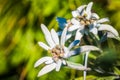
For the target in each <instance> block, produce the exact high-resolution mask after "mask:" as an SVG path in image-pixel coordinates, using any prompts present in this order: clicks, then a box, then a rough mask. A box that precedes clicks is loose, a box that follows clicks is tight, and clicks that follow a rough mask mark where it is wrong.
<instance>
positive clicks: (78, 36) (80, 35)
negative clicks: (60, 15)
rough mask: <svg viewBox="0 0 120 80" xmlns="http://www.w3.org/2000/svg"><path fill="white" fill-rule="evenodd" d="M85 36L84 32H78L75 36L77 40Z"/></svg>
mask: <svg viewBox="0 0 120 80" xmlns="http://www.w3.org/2000/svg"><path fill="white" fill-rule="evenodd" d="M83 35H84V30H77V32H76V35H75V40H81V38H82V37H83Z"/></svg>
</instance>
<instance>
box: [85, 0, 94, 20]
mask: <svg viewBox="0 0 120 80" xmlns="http://www.w3.org/2000/svg"><path fill="white" fill-rule="evenodd" d="M92 5H93V2H90V3H89V4H88V5H87V7H86V13H87V19H88V20H89V19H90V17H91V9H92Z"/></svg>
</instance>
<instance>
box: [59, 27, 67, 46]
mask: <svg viewBox="0 0 120 80" xmlns="http://www.w3.org/2000/svg"><path fill="white" fill-rule="evenodd" d="M66 34H67V27H65V28H64V30H63V32H62V35H61V40H60V41H61V43H60V44H61V46H64V44H65V40H66Z"/></svg>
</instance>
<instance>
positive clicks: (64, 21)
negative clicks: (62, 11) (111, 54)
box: [56, 17, 67, 29]
mask: <svg viewBox="0 0 120 80" xmlns="http://www.w3.org/2000/svg"><path fill="white" fill-rule="evenodd" d="M56 20H57V21H58V24H59V27H60V28H61V29H64V27H65V24H66V23H67V21H66V19H65V18H62V17H57V18H56Z"/></svg>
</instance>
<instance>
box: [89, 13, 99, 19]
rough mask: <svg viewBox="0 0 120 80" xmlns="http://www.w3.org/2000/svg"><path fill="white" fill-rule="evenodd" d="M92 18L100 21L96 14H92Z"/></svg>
mask: <svg viewBox="0 0 120 80" xmlns="http://www.w3.org/2000/svg"><path fill="white" fill-rule="evenodd" d="M91 18H93V19H99V18H100V17H99V16H98V14H96V13H92V15H91Z"/></svg>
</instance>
